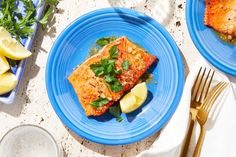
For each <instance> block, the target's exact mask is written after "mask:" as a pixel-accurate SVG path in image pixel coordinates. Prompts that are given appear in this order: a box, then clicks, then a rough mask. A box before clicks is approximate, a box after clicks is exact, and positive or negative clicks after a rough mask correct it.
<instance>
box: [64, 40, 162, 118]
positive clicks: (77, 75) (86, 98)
mask: <svg viewBox="0 0 236 157" xmlns="http://www.w3.org/2000/svg"><path fill="white" fill-rule="evenodd" d="M114 45H116V46H117V48H118V58H117V59H116V60H115V66H116V69H117V70H119V69H121V70H122V63H123V62H124V60H128V61H129V62H130V63H131V65H130V67H129V70H127V71H125V70H122V73H121V74H120V75H118V76H117V78H118V80H119V81H120V83H121V84H122V85H123V87H124V88H123V90H122V91H120V92H112V91H111V90H110V88H109V85H108V84H107V83H106V82H105V81H104V78H103V77H96V76H95V74H94V72H93V71H92V70H91V69H90V65H91V64H95V63H98V62H99V61H100V60H101V59H104V58H108V57H109V56H110V55H109V50H110V48H111V47H112V46H114ZM156 60H157V58H156V57H155V56H153V55H151V54H148V53H147V52H146V51H145V50H144V49H142V48H140V47H139V46H137V45H135V44H133V43H132V42H131V41H129V40H128V39H127V38H126V37H121V38H118V39H116V40H115V41H113V42H111V43H110V44H108V45H106V46H104V47H103V49H102V50H101V51H100V52H99V53H98V54H96V55H94V56H92V57H90V58H89V59H87V60H86V61H85V62H84V63H82V64H81V65H80V66H79V67H77V68H76V69H75V70H74V71H73V72H72V74H71V75H70V76H69V77H68V80H69V82H70V83H71V85H72V86H73V88H74V90H75V92H76V94H77V96H78V99H79V101H80V103H81V105H82V107H83V109H84V110H85V113H86V115H87V116H99V115H102V114H104V113H105V112H106V111H107V109H108V108H109V107H110V106H111V105H113V104H114V102H116V101H118V100H119V99H120V98H121V97H122V95H123V94H124V93H125V92H126V91H127V90H129V89H131V88H132V87H133V86H134V85H135V84H136V83H137V82H138V80H139V78H140V77H141V76H142V74H143V73H144V72H145V71H146V70H147V69H148V68H149V67H150V66H151V65H152V63H154V62H155V61H156ZM99 97H103V98H107V99H108V100H109V102H108V103H107V104H106V105H104V106H102V107H99V108H95V107H93V106H92V105H91V104H90V103H91V102H93V101H95V100H97V99H98V98H99Z"/></svg>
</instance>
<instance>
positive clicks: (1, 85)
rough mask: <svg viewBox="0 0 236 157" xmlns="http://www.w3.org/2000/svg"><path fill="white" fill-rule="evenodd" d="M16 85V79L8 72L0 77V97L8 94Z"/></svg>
mask: <svg viewBox="0 0 236 157" xmlns="http://www.w3.org/2000/svg"><path fill="white" fill-rule="evenodd" d="M17 83H18V80H17V77H16V76H15V75H14V74H12V73H10V72H6V73H4V74H2V75H0V95H1V94H5V93H8V92H10V91H11V90H12V89H14V88H15V87H16V85H17Z"/></svg>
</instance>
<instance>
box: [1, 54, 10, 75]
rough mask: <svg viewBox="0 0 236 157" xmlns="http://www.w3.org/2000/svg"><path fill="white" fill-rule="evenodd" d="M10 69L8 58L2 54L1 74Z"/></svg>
mask: <svg viewBox="0 0 236 157" xmlns="http://www.w3.org/2000/svg"><path fill="white" fill-rule="evenodd" d="M9 69H10V66H9V64H8V62H7V59H6V58H5V57H4V56H2V55H0V75H1V74H3V73H5V72H6V71H8V70H9Z"/></svg>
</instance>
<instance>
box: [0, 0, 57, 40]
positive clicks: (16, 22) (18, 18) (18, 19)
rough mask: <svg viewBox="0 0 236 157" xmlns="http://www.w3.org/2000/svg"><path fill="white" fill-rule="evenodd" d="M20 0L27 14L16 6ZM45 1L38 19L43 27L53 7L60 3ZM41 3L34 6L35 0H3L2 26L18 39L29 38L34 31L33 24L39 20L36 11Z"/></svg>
mask: <svg viewBox="0 0 236 157" xmlns="http://www.w3.org/2000/svg"><path fill="white" fill-rule="evenodd" d="M19 1H20V2H22V3H23V4H24V6H25V7H24V8H25V10H24V12H25V15H24V14H23V13H21V12H19V10H18V8H16V4H17V3H18V2H19ZM44 2H45V5H46V8H45V11H44V12H43V15H42V18H41V20H39V21H38V22H39V23H41V24H42V27H43V28H45V26H46V23H47V21H48V18H49V16H50V15H51V14H52V13H53V8H54V7H55V6H56V5H57V4H58V0H45V1H44ZM41 4H42V3H40V5H41ZM40 5H39V6H34V3H33V0H2V1H1V2H0V26H2V27H4V28H6V29H7V30H8V31H9V32H10V33H11V35H12V36H14V37H15V38H16V39H17V40H18V41H20V39H24V38H28V37H29V36H31V35H32V33H33V28H32V26H33V25H34V24H35V22H37V21H36V13H37V9H38V8H39V7H40Z"/></svg>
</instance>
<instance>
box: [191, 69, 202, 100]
mask: <svg viewBox="0 0 236 157" xmlns="http://www.w3.org/2000/svg"><path fill="white" fill-rule="evenodd" d="M201 71H202V67H201V68H200V69H199V71H198V74H197V78H196V79H195V81H194V84H193V88H192V100H194V99H195V97H196V95H197V92H196V86H197V82H198V80H199V76H200V73H201Z"/></svg>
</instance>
